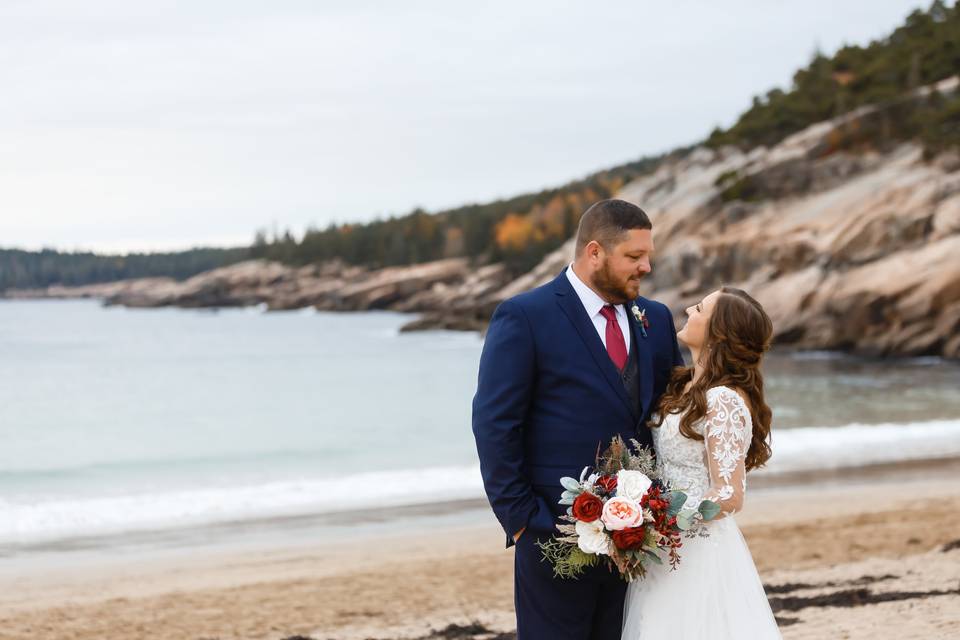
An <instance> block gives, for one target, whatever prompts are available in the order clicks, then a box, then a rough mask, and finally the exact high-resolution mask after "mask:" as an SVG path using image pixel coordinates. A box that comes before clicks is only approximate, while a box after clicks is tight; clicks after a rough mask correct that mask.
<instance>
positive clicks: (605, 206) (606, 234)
mask: <svg viewBox="0 0 960 640" xmlns="http://www.w3.org/2000/svg"><path fill="white" fill-rule="evenodd" d="M630 229H653V224H652V223H651V222H650V218H649V217H647V214H646V213H644V211H643V209H641V208H640V207H638V206H637V205H635V204H633V203H630V202H627V201H626V200H616V199H610V200H601V201H600V202H597V203H595V204H594V205H593V206H592V207H590V208H589V209H587V210H586V212H585V213H584V214H583V216H581V218H580V226H579V227H578V228H577V251H576V255H578V256H579V255H580V253H581V252H583V248H584V247H586V246H587V245H588V244H590V242H591V241H593V240H596V241H597V242H599V243H600V245H601V246H602V247H603V248H604V249H606V250H608V251H609V250H610V249H611V248H612V247H613V246H615V245H616V244H617V243H618V242H619V241H620V240H621V239H622V238H623V236H624V235H625V234H626V233H627V231H629V230H630Z"/></svg>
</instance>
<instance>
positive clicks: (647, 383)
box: [627, 301, 653, 413]
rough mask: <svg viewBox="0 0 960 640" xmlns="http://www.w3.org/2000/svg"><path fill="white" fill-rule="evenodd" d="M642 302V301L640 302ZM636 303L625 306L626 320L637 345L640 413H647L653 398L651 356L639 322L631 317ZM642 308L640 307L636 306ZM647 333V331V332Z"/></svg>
mask: <svg viewBox="0 0 960 640" xmlns="http://www.w3.org/2000/svg"><path fill="white" fill-rule="evenodd" d="M641 302H642V301H641ZM634 304H637V303H636V302H631V303H630V304H629V305H627V318H628V320H629V322H630V335H631V339H632V340H633V341H634V344H636V345H637V350H636V351H637V374H638V375H639V376H640V405H641V412H642V413H649V412H648V411H647V409H648V408H649V405H650V401H651V399H652V398H653V356H652V355H651V353H650V348H649V344H648V343H647V338H644V337H643V333H642V332H641V331H640V322H639V321H638V320H637V319H636V318H634V317H633V311H632V310H631V307H633V305H634ZM638 306H639V307H640V308H643V307H642V305H638ZM648 333H649V331H648Z"/></svg>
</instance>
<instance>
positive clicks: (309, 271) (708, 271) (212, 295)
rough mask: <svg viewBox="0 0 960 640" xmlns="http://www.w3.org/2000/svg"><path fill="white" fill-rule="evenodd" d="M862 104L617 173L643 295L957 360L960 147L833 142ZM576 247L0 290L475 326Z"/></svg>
mask: <svg viewBox="0 0 960 640" xmlns="http://www.w3.org/2000/svg"><path fill="white" fill-rule="evenodd" d="M950 83H952V84H950ZM946 84H950V86H946ZM946 84H945V86H944V87H940V88H939V89H941V90H952V89H953V88H954V87H955V85H956V79H953V80H950V81H947V83H946ZM870 117H871V110H870V109H869V108H863V109H859V110H857V111H854V112H851V113H849V114H847V115H846V116H843V117H841V118H837V119H834V120H831V121H828V122H823V123H819V124H816V125H813V126H811V127H808V128H807V129H806V130H804V131H801V132H799V133H797V134H795V135H793V136H790V137H789V138H787V139H785V140H783V141H782V142H781V143H780V144H778V145H776V146H773V147H770V148H766V147H759V148H756V149H753V150H752V151H750V152H743V151H741V150H739V149H736V148H733V147H728V148H721V149H710V148H707V147H698V148H696V149H694V150H693V151H692V152H690V153H688V154H686V155H684V156H682V157H675V158H671V159H668V160H666V161H664V162H662V163H661V164H660V165H659V166H658V168H657V169H656V170H655V171H653V172H652V173H650V174H648V175H645V176H644V177H642V178H639V179H637V180H635V181H633V182H631V183H628V184H626V185H625V186H624V187H623V188H622V190H621V192H620V193H619V194H618V196H619V197H621V198H624V199H626V200H629V201H631V202H635V203H636V204H638V205H640V206H641V207H643V209H644V210H645V211H647V213H648V214H649V215H650V217H651V219H652V220H653V224H654V239H655V243H656V249H657V252H656V253H657V255H656V259H655V264H654V271H653V273H652V275H651V276H650V277H649V278H648V279H647V281H646V284H645V288H644V291H643V294H644V295H646V296H648V297H652V298H656V299H658V300H661V301H663V302H665V303H666V304H667V305H669V306H670V307H671V308H672V309H673V311H674V312H675V313H676V314H677V315H678V316H679V315H680V313H681V312H682V310H683V309H684V308H685V307H686V306H688V305H689V304H691V303H693V302H694V301H696V300H697V299H699V298H700V297H701V296H703V295H705V294H706V293H708V292H709V291H711V290H712V289H714V288H716V287H718V286H720V285H722V284H730V285H734V286H739V287H742V288H744V289H746V290H748V291H749V292H751V293H752V294H753V295H755V296H756V297H757V298H758V299H759V300H760V301H761V302H762V303H763V304H764V306H765V307H766V309H767V311H768V312H769V313H770V315H771V317H772V318H773V321H774V326H775V327H776V338H775V340H776V342H777V343H778V344H780V345H789V346H790V347H794V348H798V349H828V350H841V351H848V352H854V353H861V354H868V355H880V356H891V355H896V356H917V355H936V356H943V357H947V358H960V156H957V155H956V154H953V153H948V154H942V155H940V156H939V157H936V158H932V159H928V158H925V157H924V154H923V151H922V149H921V148H920V147H919V146H916V145H914V144H910V143H905V144H901V145H899V146H896V147H892V148H890V149H889V150H887V151H885V152H883V153H880V152H876V151H865V150H863V149H858V150H856V151H849V150H844V149H843V147H842V145H838V144H837V141H838V140H842V139H843V137H844V135H845V131H846V130H848V129H850V128H854V127H857V126H859V125H860V124H861V123H862V122H863V121H864V120H865V119H868V118H870ZM572 250H573V244H572V241H568V242H567V243H565V244H564V245H563V246H562V247H560V248H559V249H557V250H556V251H554V252H553V253H552V254H550V255H548V256H547V257H546V258H545V259H544V260H543V261H542V262H541V263H540V264H539V265H538V266H537V267H536V268H534V269H533V270H532V271H530V272H529V273H526V274H524V275H522V276H521V277H519V278H515V277H511V275H510V274H509V273H508V271H507V269H506V268H505V267H504V266H503V265H501V264H486V265H475V264H471V263H470V262H468V261H467V260H466V259H463V258H452V259H447V260H441V261H437V262H430V263H424V264H418V265H413V266H408V267H391V268H384V269H369V268H364V267H357V266H350V265H345V264H342V263H338V262H334V263H327V264H323V265H315V266H306V267H292V266H287V265H282V264H278V263H272V262H265V261H247V262H242V263H239V264H235V265H232V266H229V267H224V268H221V269H216V270H213V271H209V272H206V273H202V274H199V275H197V276H195V277H193V278H190V279H188V280H186V281H183V282H177V281H174V280H170V279H163V278H149V279H141V280H129V281H122V282H113V283H107V284H98V285H91V286H85V287H75V288H68V287H57V286H55V287H49V288H47V289H43V290H29V291H28V290H19V291H8V292H7V293H6V296H7V297H13V298H35V297H58V298H76V297H95V298H101V299H103V301H104V303H105V304H108V305H126V306H130V307H162V306H177V307H236V306H248V305H265V307H266V308H267V309H268V310H271V311H281V310H287V309H297V308H303V307H315V308H316V309H319V310H325V311H362V310H371V309H390V310H396V311H403V312H411V313H418V314H420V318H419V319H418V320H415V321H414V322H412V323H411V324H410V325H408V326H407V327H405V329H408V330H416V329H433V328H443V329H464V330H482V329H483V328H484V327H485V325H486V322H487V320H488V319H489V317H490V314H491V313H492V311H493V309H494V308H495V307H496V305H497V304H498V303H499V302H501V301H503V300H504V299H506V298H508V297H510V296H512V295H515V294H517V293H520V292H522V291H524V290H527V289H529V288H532V287H535V286H537V285H540V284H542V283H544V282H546V281H548V280H550V279H551V278H553V277H554V276H555V275H556V274H557V273H558V272H559V271H560V270H561V269H562V268H563V266H564V265H565V264H567V263H568V262H569V261H570V259H571V258H572Z"/></svg>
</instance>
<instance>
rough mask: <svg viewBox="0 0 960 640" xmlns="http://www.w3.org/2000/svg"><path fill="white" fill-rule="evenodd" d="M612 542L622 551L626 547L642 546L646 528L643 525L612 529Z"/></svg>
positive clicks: (645, 536) (637, 547) (636, 547)
mask: <svg viewBox="0 0 960 640" xmlns="http://www.w3.org/2000/svg"><path fill="white" fill-rule="evenodd" d="M612 536H613V544H615V545H617V549H622V550H624V551H626V550H628V549H639V548H640V547H642V546H643V541H644V540H646V538H647V530H646V528H644V527H631V528H630V529H620V530H619V531H614V532H613V534H612Z"/></svg>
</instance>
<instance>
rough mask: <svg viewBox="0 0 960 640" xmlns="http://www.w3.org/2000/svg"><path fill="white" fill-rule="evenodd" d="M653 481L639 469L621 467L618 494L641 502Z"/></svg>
mask: <svg viewBox="0 0 960 640" xmlns="http://www.w3.org/2000/svg"><path fill="white" fill-rule="evenodd" d="M651 484H653V481H652V480H650V478H648V477H647V476H646V475H645V474H643V473H640V472H639V471H628V470H626V469H621V470H620V471H618V472H617V495H618V496H622V497H624V498H630V499H631V500H636V501H637V502H639V501H640V500H641V499H642V498H643V496H644V495H646V493H647V491H648V490H649V489H650V485H651Z"/></svg>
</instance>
